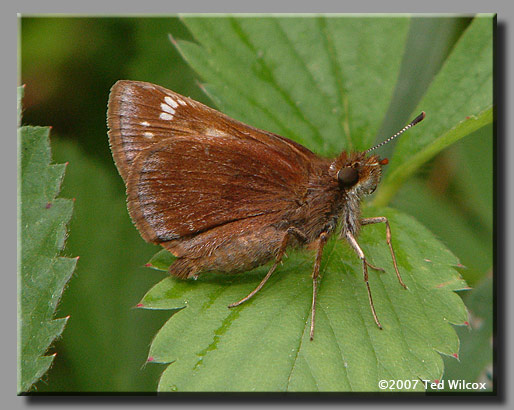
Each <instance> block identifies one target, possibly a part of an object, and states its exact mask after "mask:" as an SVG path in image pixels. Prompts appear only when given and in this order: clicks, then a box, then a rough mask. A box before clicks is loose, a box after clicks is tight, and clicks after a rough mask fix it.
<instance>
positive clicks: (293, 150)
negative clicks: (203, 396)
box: [107, 81, 425, 340]
mask: <svg viewBox="0 0 514 410" xmlns="http://www.w3.org/2000/svg"><path fill="white" fill-rule="evenodd" d="M424 116H425V114H424V113H421V114H420V115H419V116H418V117H416V119H414V121H412V122H411V123H410V124H409V125H407V126H406V127H405V128H403V129H402V130H401V131H400V132H398V133H397V134H395V135H393V136H392V137H391V138H389V139H388V140H386V141H384V142H383V143H381V144H379V145H377V146H376V147H373V148H371V149H369V150H367V151H365V152H346V151H343V152H342V153H341V154H340V155H339V156H338V157H337V158H332V159H328V158H322V157H320V156H318V155H316V154H314V153H313V152H311V151H309V150H308V149H307V148H305V147H303V146H302V145H300V144H298V143H296V142H294V141H291V140H289V139H287V138H284V137H281V136H279V135H276V134H273V133H271V132H267V131H263V130H259V129H257V128H253V127H250V126H249V125H246V124H243V123H241V122H238V121H236V120H234V119H232V118H229V117H227V116H226V115H224V114H222V113H220V112H218V111H216V110H213V109H212V108H209V107H207V106H205V105H203V104H201V103H199V102H197V101H194V100H192V99H190V98H187V97H184V96H182V95H180V94H177V93H175V92H173V91H170V90H167V89H165V88H163V87H160V86H158V85H154V84H150V83H145V82H138V81H118V82H117V83H116V84H115V85H114V86H113V87H112V90H111V94H110V97H109V105H108V112H107V122H108V126H109V141H110V145H111V150H112V154H113V157H114V160H115V162H116V165H117V167H118V170H119V173H120V175H121V176H122V178H123V180H124V181H125V184H126V186H127V197H128V199H127V202H128V210H129V213H130V216H131V217H132V220H133V221H134V224H135V225H136V227H137V228H138V229H139V232H140V233H141V235H142V236H143V238H144V239H145V240H146V241H148V242H152V243H156V244H160V245H162V246H163V247H164V248H166V249H167V250H168V251H170V252H171V253H172V254H173V255H175V256H176V257H177V259H176V260H175V261H174V263H173V264H172V265H171V266H170V268H169V272H170V274H172V275H173V276H176V277H178V278H181V279H187V278H191V277H196V276H197V275H199V274H200V273H202V272H205V271H216V272H222V273H236V272H245V271H248V270H251V269H253V268H256V267H257V266H260V265H263V264H265V263H267V262H269V261H272V260H273V261H274V263H273V265H272V266H271V268H270V270H269V271H268V274H267V275H266V276H265V277H264V279H263V280H262V281H261V283H260V284H259V285H258V286H257V288H256V289H255V290H254V291H253V292H251V293H250V294H249V295H248V296H246V297H245V298H243V299H241V300H240V301H239V302H236V303H233V304H232V305H230V306H229V307H234V306H238V305H240V304H241V303H243V302H245V301H247V300H248V299H250V298H251V297H252V296H253V295H255V293H257V292H258V291H259V290H260V289H261V288H262V286H263V285H264V284H265V283H266V281H267V280H268V279H269V277H270V276H271V275H272V273H273V272H274V271H275V269H276V267H277V265H278V264H279V262H280V261H281V260H282V258H283V256H284V254H285V251H286V249H287V248H300V247H308V248H311V249H315V251H316V258H315V261H314V268H313V273H312V283H313V297H312V316H311V331H310V337H311V340H312V338H313V335H314V318H315V311H316V294H317V284H318V278H319V269H320V263H321V257H322V253H323V247H324V245H325V244H326V242H327V240H328V238H329V237H330V235H332V234H333V233H334V232H335V231H336V228H337V227H338V226H340V227H341V228H340V237H341V238H344V239H346V240H347V242H348V243H349V244H350V246H351V247H352V248H353V249H354V250H355V252H356V253H357V255H358V257H359V258H360V259H361V261H362V268H363V273H364V281H365V283H366V287H367V291H368V297H369V303H370V306H371V311H372V314H373V317H374V319H375V322H376V324H377V326H378V327H379V328H382V326H381V324H380V322H379V320H378V317H377V315H376V312H375V308H374V306H373V299H372V297H371V291H370V287H369V283H368V267H370V268H373V269H377V270H382V271H383V269H381V268H378V267H375V266H372V265H371V264H369V263H368V261H367V260H366V257H365V256H364V252H363V251H362V249H361V247H360V246H359V244H358V242H357V240H356V237H357V235H358V233H359V229H360V227H361V226H363V225H369V224H375V223H385V225H386V240H387V244H388V245H389V249H390V251H391V256H392V259H393V264H394V268H395V271H396V275H397V277H398V280H399V282H400V284H401V285H402V286H403V287H405V288H406V286H405V284H404V283H403V281H402V279H401V276H400V273H399V271H398V266H397V263H396V257H395V254H394V251H393V247H392V245H391V229H390V227H389V223H388V221H387V219H386V218H385V217H375V218H364V219H361V218H360V200H361V198H362V196H363V195H367V194H371V193H372V192H373V191H375V189H376V187H377V184H378V183H379V181H380V177H381V174H382V166H383V165H385V164H387V159H384V160H380V159H379V157H378V156H376V155H370V156H367V154H368V153H369V152H370V151H372V150H374V149H375V148H377V147H379V146H381V145H383V144H385V143H386V142H389V141H390V140H392V139H393V138H395V137H397V136H398V135H400V134H401V133H403V132H404V131H405V130H407V129H409V128H410V127H412V126H414V125H415V124H417V123H418V122H420V121H421V120H422V119H423V118H424Z"/></svg>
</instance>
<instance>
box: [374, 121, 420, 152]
mask: <svg viewBox="0 0 514 410" xmlns="http://www.w3.org/2000/svg"><path fill="white" fill-rule="evenodd" d="M423 118H425V111H423V112H422V113H421V114H419V115H418V116H417V117H416V118H414V119H413V120H412V122H411V123H410V124H408V125H406V126H405V127H403V128H402V129H401V130H400V131H398V132H397V133H396V134H394V135H393V136H392V137H389V138H388V139H386V140H385V141H382V142H381V143H380V144H378V145H375V146H374V147H373V148H370V149H368V150H366V151H365V153H366V154H367V153H368V152H370V151H373V150H375V149H377V148H379V147H381V146H382V145H385V144H387V143H388V142H391V141H392V140H394V139H395V138H396V137H398V136H400V135H402V134H403V133H404V132H405V131H407V130H408V129H409V128H412V127H414V126H415V125H416V124H417V123H418V122H421V121H423Z"/></svg>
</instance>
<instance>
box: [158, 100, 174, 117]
mask: <svg viewBox="0 0 514 410" xmlns="http://www.w3.org/2000/svg"><path fill="white" fill-rule="evenodd" d="M161 110H163V111H165V112H167V113H170V114H171V115H174V114H175V110H174V109H173V108H171V107H170V106H169V105H168V104H164V103H162V104H161Z"/></svg>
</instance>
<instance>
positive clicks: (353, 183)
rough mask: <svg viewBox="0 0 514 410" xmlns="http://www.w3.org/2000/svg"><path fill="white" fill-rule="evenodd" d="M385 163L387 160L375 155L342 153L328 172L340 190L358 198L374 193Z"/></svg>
mask: <svg viewBox="0 0 514 410" xmlns="http://www.w3.org/2000/svg"><path fill="white" fill-rule="evenodd" d="M387 162H388V161H387V159H383V160H380V158H379V157H378V156H377V155H371V156H369V157H367V156H366V154H365V153H360V152H355V153H350V154H348V153H346V151H343V152H342V153H341V155H340V156H339V157H338V158H337V159H336V160H335V161H334V162H333V163H332V165H331V166H330V170H331V171H332V172H331V173H332V175H333V177H334V178H335V179H336V180H337V183H338V185H339V187H340V188H341V189H344V190H345V191H347V192H350V193H353V194H356V195H357V196H359V197H360V196H362V195H370V194H372V193H373V192H374V191H375V189H376V188H377V185H378V183H379V182H380V177H381V176H382V166H383V165H386V164H387Z"/></svg>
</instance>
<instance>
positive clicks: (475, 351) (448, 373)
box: [444, 278, 494, 391]
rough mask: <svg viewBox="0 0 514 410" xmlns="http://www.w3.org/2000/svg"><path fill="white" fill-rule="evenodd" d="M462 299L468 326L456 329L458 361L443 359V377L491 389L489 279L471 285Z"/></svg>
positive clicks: (491, 332)
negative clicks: (482, 383)
mask: <svg viewBox="0 0 514 410" xmlns="http://www.w3.org/2000/svg"><path fill="white" fill-rule="evenodd" d="M466 301H467V302H468V306H469V311H470V325H469V327H462V328H459V329H457V333H458V335H459V338H460V339H461V341H462V349H461V352H460V354H459V362H456V361H455V360H451V361H449V360H448V361H447V363H446V369H445V372H444V379H445V380H446V381H449V380H466V381H468V382H486V383H487V385H486V386H487V389H488V390H489V391H491V390H492V387H493V386H492V383H491V380H490V373H492V363H493V347H492V342H493V322H494V319H493V281H492V278H486V279H485V280H484V281H483V282H482V283H480V284H479V286H477V287H476V288H474V289H473V292H471V293H470V294H469V296H468V297H467V298H466ZM445 387H446V391H451V390H450V389H448V384H446V385H445ZM452 391H455V390H452ZM467 391H469V390H467Z"/></svg>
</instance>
